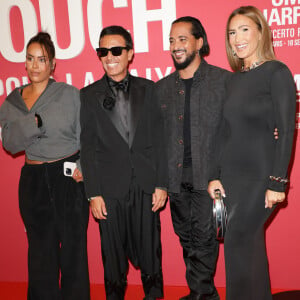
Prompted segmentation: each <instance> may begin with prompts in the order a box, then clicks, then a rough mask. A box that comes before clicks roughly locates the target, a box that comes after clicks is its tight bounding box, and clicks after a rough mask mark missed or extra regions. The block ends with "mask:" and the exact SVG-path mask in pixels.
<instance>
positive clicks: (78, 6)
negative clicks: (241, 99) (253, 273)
mask: <svg viewBox="0 0 300 300" xmlns="http://www.w3.org/2000/svg"><path fill="white" fill-rule="evenodd" d="M249 4H251V5H255V6H257V7H258V8H260V9H261V10H262V11H264V14H265V16H266V18H267V20H268V22H269V24H270V26H271V28H272V30H273V39H274V47H275V51H276V54H277V57H278V58H279V59H280V60H282V61H283V62H284V63H286V64H287V65H288V66H289V68H290V69H291V71H292V73H293V75H294V79H295V84H296V86H297V92H298V110H297V111H298V113H297V116H296V122H295V126H296V128H297V129H298V128H300V126H299V125H300V123H298V122H299V116H300V114H299V91H300V57H299V48H300V26H299V25H298V24H299V23H300V22H299V20H300V1H299V0H252V1H242V0H231V1H222V0H214V1H206V0H189V1H186V0H148V1H147V0H131V1H130V0H114V1H113V0H105V1H103V0H72V1H71V0H68V1H66V0H39V1H38V0H31V1H29V0H1V2H0V37H1V39H0V66H1V67H0V104H1V103H2V102H3V101H4V99H5V97H6V96H7V94H9V93H10V92H11V91H12V89H13V88H14V87H15V86H19V85H20V84H22V83H26V82H27V81H28V79H27V77H26V71H25V68H24V61H25V60H24V58H25V45H26V42H27V41H28V39H29V38H30V37H31V36H33V35H34V34H35V33H36V32H37V31H38V30H41V29H42V30H46V31H48V32H49V33H51V35H52V37H53V39H54V41H55V45H56V50H57V68H56V71H55V76H54V77H55V79H56V80H57V81H65V82H68V83H72V84H73V85H75V86H76V87H78V88H81V87H83V86H85V85H87V84H89V83H91V82H93V81H95V80H97V79H98V78H100V77H101V76H102V75H103V71H102V68H101V65H100V63H99V61H98V59H97V56H96V54H95V51H94V48H95V47H97V43H98V36H99V32H100V31H101V28H102V27H104V26H108V25H112V24H118V25H122V26H124V27H125V28H127V29H129V30H130V32H131V33H132V35H133V38H134V43H135V58H134V62H133V63H132V65H131V66H130V71H131V73H132V74H135V75H139V76H142V77H147V78H149V79H152V80H154V81H157V80H158V79H160V78H162V77H163V76H165V75H167V74H169V73H170V72H171V71H173V70H174V69H173V64H172V61H171V59H170V55H169V52H168V34H169V29H170V24H171V22H172V21H173V20H174V19H175V18H177V17H180V16H184V15H192V16H195V17H197V18H199V19H200V20H201V22H202V23H203V25H204V27H205V28H206V30H207V34H208V40H209V43H210V46H211V54H210V56H209V57H208V58H207V60H208V62H209V63H212V64H216V65H218V66H221V67H224V68H227V69H229V66H228V63H227V60H226V55H225V47H224V38H225V24H226V20H227V17H228V16H229V14H230V12H231V11H232V10H233V9H235V8H237V7H239V6H241V5H249ZM297 144H299V140H296V141H295V156H294V160H293V168H292V172H291V184H290V190H289V195H288V201H287V204H286V205H285V206H284V207H283V208H282V209H281V210H280V211H279V212H278V214H277V215H276V217H275V219H274V220H273V221H272V222H271V225H270V226H269V227H268V229H267V234H266V240H267V250H268V256H269V261H270V274H271V281H272V287H273V288H287V289H299V288H300V279H299V275H298V273H299V270H300V259H299V255H300V234H299V227H300V226H299V213H298V211H300V201H299V199H297V198H298V197H297V195H299V194H300V186H299V185H298V184H297V183H298V182H299V177H300V164H299V160H300V150H298V149H297ZM23 162H24V157H23V156H18V157H11V156H10V155H9V154H8V153H6V152H5V151H4V150H3V149H2V148H1V149H0V165H1V169H0V170H1V172H0V201H1V210H0V236H1V250H0V251H1V255H0V266H1V268H0V281H26V280H27V240H26V234H25V231H24V226H23V224H22V221H21V217H20V214H19V209H18V195H17V190H18V178H19V174H20V168H21V166H22V164H23ZM161 218H162V243H163V272H164V280H165V284H168V285H185V279H184V265H183V259H182V251H181V248H180V246H179V242H178V239H177V237H176V236H175V235H174V232H173V228H172V224H171V219H170V211H169V205H167V208H166V209H165V210H164V211H163V212H162V213H161ZM88 253H89V264H90V275H91V282H92V283H102V282H103V269H102V264H101V259H100V238H99V232H98V228H97V225H96V223H95V222H94V220H93V219H92V218H91V219H90V224H89V231H88ZM129 283H132V284H134V283H140V279H139V273H138V272H137V271H135V270H134V269H132V268H131V269H130V272H129ZM216 284H217V286H225V276H224V259H223V247H222V246H221V247H220V256H219V260H218V266H217V272H216Z"/></svg>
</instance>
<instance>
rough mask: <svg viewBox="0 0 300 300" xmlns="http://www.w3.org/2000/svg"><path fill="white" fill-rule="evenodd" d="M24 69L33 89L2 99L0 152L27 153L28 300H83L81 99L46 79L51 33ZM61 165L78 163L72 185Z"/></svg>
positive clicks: (32, 45)
mask: <svg viewBox="0 0 300 300" xmlns="http://www.w3.org/2000/svg"><path fill="white" fill-rule="evenodd" d="M25 66H26V70H27V74H28V77H29V79H30V82H31V83H30V84H29V85H25V86H22V87H20V88H16V89H15V90H14V91H13V92H12V93H11V94H10V95H9V96H8V97H7V98H6V100H5V101H4V103H3V105H2V106H1V108H0V125H1V127H2V143H3V146H4V148H5V149H6V150H7V151H9V152H10V153H12V154H15V153H19V152H23V151H24V152H25V164H24V166H23V168H22V171H21V177H20V182H19V206H20V212H21V216H22V219H23V222H24V225H25V227H26V233H27V238H28V273H29V280H28V281H29V282H28V300H38V299H39V300H40V299H43V300H61V299H63V300H71V299H72V300H77V299H78V300H88V299H90V292H89V275H88V263H87V239H86V234H87V226H88V218H89V206H88V201H87V199H86V198H85V195H84V188H83V183H82V175H81V172H80V171H79V165H78V163H79V136H80V125H79V110H80V99H79V92H78V90H77V89H76V88H75V87H73V86H70V85H67V84H65V83H61V82H55V81H54V80H53V79H51V78H50V75H51V74H52V72H53V70H54V68H55V49H54V45H53V42H52V40H51V37H50V35H49V34H48V33H44V32H40V33H38V34H37V35H36V36H34V37H33V38H31V40H30V41H29V42H28V44H27V51H26V63H25ZM64 162H75V163H76V162H77V167H78V168H76V169H75V171H74V174H73V178H72V177H71V176H65V175H64ZM67 171H70V169H69V170H67ZM69 175H70V174H69ZM60 278H61V280H60Z"/></svg>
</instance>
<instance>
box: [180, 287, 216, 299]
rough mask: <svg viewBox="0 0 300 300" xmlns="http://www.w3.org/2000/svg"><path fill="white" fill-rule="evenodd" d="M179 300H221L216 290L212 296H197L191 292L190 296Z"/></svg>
mask: <svg viewBox="0 0 300 300" xmlns="http://www.w3.org/2000/svg"><path fill="white" fill-rule="evenodd" d="M179 300H220V297H219V294H218V291H217V290H216V289H215V290H214V291H213V293H212V294H202V295H200V294H196V293H194V292H191V293H190V294H188V295H186V296H184V297H181V298H179Z"/></svg>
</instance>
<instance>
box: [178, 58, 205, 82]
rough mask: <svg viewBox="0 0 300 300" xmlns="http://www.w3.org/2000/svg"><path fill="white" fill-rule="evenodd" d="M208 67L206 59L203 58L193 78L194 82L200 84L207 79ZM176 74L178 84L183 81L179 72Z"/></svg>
mask: <svg viewBox="0 0 300 300" xmlns="http://www.w3.org/2000/svg"><path fill="white" fill-rule="evenodd" d="M207 67H208V63H207V62H206V60H205V59H204V58H201V63H200V65H199V67H198V69H197V70H196V72H195V73H194V76H193V78H194V82H196V83H198V82H200V81H201V80H203V79H204V78H205V75H206V70H207ZM175 74H176V83H178V82H180V81H181V80H182V79H181V77H180V75H179V72H178V71H176V72H175Z"/></svg>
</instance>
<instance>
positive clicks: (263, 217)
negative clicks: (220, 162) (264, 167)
mask: <svg viewBox="0 0 300 300" xmlns="http://www.w3.org/2000/svg"><path fill="white" fill-rule="evenodd" d="M222 184H223V186H224V188H225V191H226V198H225V199H224V201H225V204H226V206H227V213H228V224H227V230H226V235H225V240H224V251H225V267H226V299H227V300H241V299H243V300H258V299H259V300H272V295H271V287H270V279H269V268H268V260H267V254H266V245H265V228H264V225H265V222H266V221H267V220H268V218H269V217H270V215H271V214H272V212H273V210H274V208H273V209H269V208H265V207H264V205H265V191H266V189H267V185H268V181H267V180H266V181H264V180H252V179H247V178H230V177H227V176H226V177H225V178H223V179H222Z"/></svg>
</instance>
